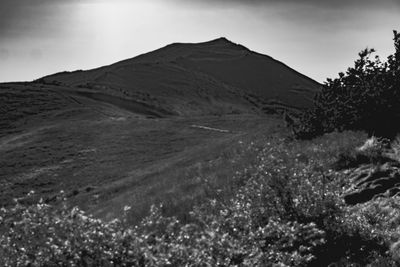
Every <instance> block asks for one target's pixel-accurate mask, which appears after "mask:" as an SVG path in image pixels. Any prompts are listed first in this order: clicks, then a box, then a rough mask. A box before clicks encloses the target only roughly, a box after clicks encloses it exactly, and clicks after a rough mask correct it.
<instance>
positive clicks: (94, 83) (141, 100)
mask: <svg viewBox="0 0 400 267" xmlns="http://www.w3.org/2000/svg"><path fill="white" fill-rule="evenodd" d="M37 82H41V83H44V84H52V85H58V86H62V87H64V88H67V89H68V90H76V91H77V93H79V94H84V95H85V96H87V97H91V98H95V99H96V100H102V101H106V102H111V99H114V98H117V99H118V101H129V102H130V104H129V105H132V103H137V104H138V105H142V106H145V107H146V109H148V110H151V111H152V112H153V113H154V114H158V115H159V116H166V115H207V114H228V113H249V112H250V113H254V112H256V113H257V112H261V113H274V112H279V111H281V110H283V109H291V110H298V109H303V108H307V107H310V106H311V105H312V98H313V96H314V94H315V93H316V92H317V91H318V90H319V88H320V85H319V84H318V83H317V82H315V81H314V80H312V79H310V78H308V77H306V76H304V75H302V74H300V73H299V72H297V71H295V70H293V69H291V68H289V67H288V66H286V65H285V64H283V63H281V62H279V61H277V60H275V59H273V58H272V57H269V56H266V55H262V54H259V53H256V52H253V51H251V50H249V49H248V48H246V47H244V46H242V45H239V44H235V43H233V42H231V41H229V40H228V39H226V38H224V37H221V38H218V39H215V40H212V41H208V42H203V43H173V44H170V45H167V46H165V47H163V48H160V49H158V50H155V51H152V52H149V53H146V54H142V55H139V56H137V57H134V58H131V59H127V60H123V61H120V62H117V63H115V64H112V65H109V66H104V67H100V68H97V69H92V70H87V71H75V72H63V73H57V74H54V75H50V76H46V77H44V78H41V79H39V80H37ZM114 100H115V99H114ZM112 102H113V103H116V101H112Z"/></svg>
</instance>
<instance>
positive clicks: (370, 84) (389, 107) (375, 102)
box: [294, 31, 400, 139]
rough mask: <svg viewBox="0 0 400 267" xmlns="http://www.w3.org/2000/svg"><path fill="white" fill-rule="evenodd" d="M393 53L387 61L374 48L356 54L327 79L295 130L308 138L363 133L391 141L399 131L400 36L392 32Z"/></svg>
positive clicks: (304, 137)
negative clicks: (335, 75)
mask: <svg viewBox="0 0 400 267" xmlns="http://www.w3.org/2000/svg"><path fill="white" fill-rule="evenodd" d="M394 46H395V53H394V54H393V55H390V56H389V57H388V59H387V61H386V62H382V61H381V60H380V59H379V57H378V56H375V57H374V58H372V54H373V53H374V52H375V50H374V49H365V50H363V51H361V52H360V53H359V59H357V60H356V61H355V63H354V67H350V68H348V70H347V71H346V73H339V77H338V78H335V79H327V81H326V83H325V84H324V86H323V89H322V91H321V92H320V93H319V94H318V95H317V96H316V98H315V101H314V102H315V108H314V109H313V110H311V111H307V112H305V114H304V115H303V116H302V117H301V119H300V122H299V123H298V125H296V126H295V128H294V131H295V133H296V136H297V137H298V138H303V139H308V138H313V137H315V136H317V135H321V134H323V133H326V132H332V131H335V130H337V131H343V130H364V131H367V132H368V133H369V134H370V135H376V136H383V137H389V138H393V137H394V136H395V135H396V133H398V132H400V125H399V124H398V123H397V122H398V121H399V119H400V33H398V32H396V31H394Z"/></svg>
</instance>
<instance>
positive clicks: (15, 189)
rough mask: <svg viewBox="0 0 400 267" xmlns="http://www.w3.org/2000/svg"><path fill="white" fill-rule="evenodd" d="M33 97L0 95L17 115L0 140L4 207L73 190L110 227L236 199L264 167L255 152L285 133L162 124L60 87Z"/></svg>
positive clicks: (231, 123)
mask: <svg viewBox="0 0 400 267" xmlns="http://www.w3.org/2000/svg"><path fill="white" fill-rule="evenodd" d="M29 86H30V87H31V86H32V85H29ZM27 87H28V86H25V85H18V86H13V87H12V88H5V89H3V90H2V91H1V93H2V94H1V95H0V96H1V97H3V100H5V103H6V104H7V105H6V106H5V107H6V108H7V109H8V110H7V114H8V119H6V118H3V119H2V122H4V123H5V127H3V128H2V129H1V133H0V134H1V136H2V137H1V138H0V165H1V171H0V183H1V187H0V188H1V189H0V196H1V199H0V200H1V201H2V203H4V204H5V205H7V204H10V203H12V199H13V198H19V197H22V196H24V195H25V194H27V193H28V192H30V191H31V190H34V191H35V192H36V193H37V196H38V197H41V198H43V199H44V201H45V202H46V203H53V204H54V201H55V196H56V195H58V194H59V192H60V191H61V190H64V191H65V193H66V195H67V196H68V199H69V202H70V203H71V204H72V205H78V206H80V207H81V208H83V209H85V210H88V211H90V212H91V213H93V214H95V215H96V216H99V217H101V218H105V219H112V218H115V217H119V216H120V215H121V214H122V213H123V212H122V210H123V207H124V206H125V205H130V206H132V211H134V212H132V214H131V217H130V219H131V220H132V221H134V222H137V221H138V220H140V219H141V218H142V217H143V216H144V215H145V214H147V213H148V210H149V207H150V206H151V204H154V203H161V202H163V203H167V205H165V209H166V212H167V213H168V214H175V215H177V214H181V215H182V216H183V217H184V216H185V215H184V214H186V213H187V211H188V210H190V209H191V208H192V206H193V205H194V204H198V203H201V201H202V199H204V197H205V196H209V195H210V194H211V195H215V194H220V195H231V194H232V190H235V188H236V187H237V184H240V183H242V182H241V181H234V180H232V177H234V176H235V173H236V172H237V171H240V170H242V169H244V168H245V167H246V166H247V165H251V163H252V161H253V160H254V159H255V157H256V155H255V154H254V152H253V151H250V150H249V149H248V145H249V144H250V143H252V142H254V141H255V140H258V139H260V138H262V137H265V136H269V135H273V134H276V133H277V132H281V133H284V132H285V131H286V130H284V129H283V127H282V125H281V122H280V120H279V119H278V118H274V117H271V116H269V117H268V116H259V115H254V114H248V115H246V114H236V115H233V114H232V115H223V116H198V117H190V118H189V117H168V118H155V117H148V115H146V114H138V113H132V112H131V111H130V110H125V109H121V108H119V107H117V106H115V105H110V104H107V103H103V102H98V101H95V100H93V99H89V98H85V97H83V96H79V95H70V94H68V93H66V92H65V91H61V92H58V91H56V90H55V89H52V88H51V87H50V88H47V89H46V90H44V89H43V88H36V89H35V88H30V87H29V88H27ZM28 92H29V94H28ZM9 94H13V96H12V97H8V95H9ZM47 102H49V103H54V104H51V105H47V104H46V103H47ZM56 103H59V104H56ZM25 109H27V110H28V109H29V110H30V113H26V112H25V111H24V110H25ZM13 114H14V115H15V116H14V115H13ZM10 116H14V117H12V118H11V117H10ZM241 179H243V178H240V179H239V180H241ZM220 189H223V190H220ZM218 192H220V193H218ZM221 192H222V193H221ZM221 197H222V196H221Z"/></svg>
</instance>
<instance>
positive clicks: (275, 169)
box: [0, 132, 400, 266]
mask: <svg viewBox="0 0 400 267" xmlns="http://www.w3.org/2000/svg"><path fill="white" fill-rule="evenodd" d="M362 136H363V134H362V133H352V132H346V133H342V134H338V133H332V134H329V135H326V136H324V137H321V138H317V139H315V140H313V141H302V142H298V141H296V142H292V141H288V140H286V139H283V138H269V139H268V140H267V141H265V143H264V148H263V149H262V150H259V151H257V153H258V156H257V160H256V162H255V163H254V164H255V165H254V168H251V170H246V175H249V179H248V180H247V181H246V182H245V183H244V185H243V186H242V187H240V188H239V189H238V191H237V192H236V193H235V194H234V195H233V196H232V197H231V198H229V199H228V198H222V199H219V200H216V199H209V200H205V201H204V203H203V204H202V205H200V206H197V207H196V208H194V209H193V211H192V212H191V213H190V216H191V217H192V219H191V220H190V223H183V222H181V221H179V220H177V219H176V218H175V217H173V216H172V217H171V216H170V217H167V216H165V215H163V213H162V210H163V208H162V207H156V206H153V207H152V209H151V212H150V215H149V216H148V217H146V218H145V219H144V220H143V221H142V222H141V223H140V224H138V225H137V226H133V225H130V224H128V221H127V218H128V215H129V213H130V212H131V210H130V207H126V208H125V209H124V214H123V216H122V219H120V220H118V219H115V220H113V221H111V222H104V221H101V220H99V219H96V218H93V217H92V216H90V215H87V214H85V213H84V212H83V211H81V210H80V209H78V208H76V207H75V208H70V207H68V205H67V202H65V198H64V197H63V195H62V194H61V196H60V205H59V206H49V205H46V204H43V203H42V202H39V203H37V204H34V205H28V204H21V203H28V201H23V200H17V201H16V205H15V206H14V207H12V208H8V209H5V208H3V209H1V210H0V265H2V266H327V265H329V264H330V263H337V264H343V265H352V264H359V265H363V266H364V265H367V264H381V263H382V262H385V263H388V264H392V263H393V264H394V260H393V259H392V258H391V257H389V256H388V253H391V254H392V255H393V258H394V259H396V260H397V258H398V257H399V256H398V252H397V251H398V250H399V249H398V247H399V245H398V240H399V238H398V231H397V230H398V229H397V228H398V226H397V225H398V223H397V222H398V218H400V216H398V213H399V212H398V210H400V209H399V208H398V204H397V202H396V201H390V200H388V201H387V202H378V201H376V202H374V203H372V204H370V205H368V204H365V205H358V206H354V207H350V208H349V207H346V206H345V205H344V203H343V200H342V198H341V193H342V192H343V190H344V189H346V188H343V186H344V185H345V182H346V177H345V175H343V173H342V172H337V171H334V170H332V169H329V167H328V166H330V165H331V164H332V163H333V160H332V158H334V155H337V154H338V152H339V151H341V150H343V149H345V148H348V147H353V148H354V147H355V146H357V145H360V144H359V141H358V142H357V140H360V139H361V137H362ZM328 144H330V145H328ZM248 172H251V173H248ZM30 197H32V196H31V195H29V196H28V198H30ZM381 208H382V209H381ZM389 250H390V251H391V252H389Z"/></svg>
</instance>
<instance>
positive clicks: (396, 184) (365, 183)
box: [344, 162, 400, 205]
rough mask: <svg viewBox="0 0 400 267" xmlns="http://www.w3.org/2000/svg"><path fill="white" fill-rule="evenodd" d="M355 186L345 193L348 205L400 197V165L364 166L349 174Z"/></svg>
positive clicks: (390, 163) (389, 163) (392, 163)
mask: <svg viewBox="0 0 400 267" xmlns="http://www.w3.org/2000/svg"><path fill="white" fill-rule="evenodd" d="M349 178H350V181H351V183H352V184H353V186H352V187H351V188H350V189H349V190H348V191H347V192H346V193H345V195H344V200H345V202H346V203H347V204H350V205H354V204H358V203H364V202H367V201H369V200H371V199H374V198H377V197H392V196H395V195H400V164H399V163H395V162H387V163H385V164H383V165H379V166H376V165H373V164H368V165H363V166H361V167H359V168H357V169H354V170H353V171H351V172H350V173H349Z"/></svg>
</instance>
